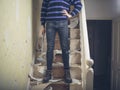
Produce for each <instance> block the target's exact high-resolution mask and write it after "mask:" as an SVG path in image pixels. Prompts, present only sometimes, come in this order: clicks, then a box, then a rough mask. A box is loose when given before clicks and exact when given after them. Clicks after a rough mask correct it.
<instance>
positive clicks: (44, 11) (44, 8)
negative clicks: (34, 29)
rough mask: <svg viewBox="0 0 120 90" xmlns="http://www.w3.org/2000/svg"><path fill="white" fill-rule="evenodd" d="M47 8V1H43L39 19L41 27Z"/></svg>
mask: <svg viewBox="0 0 120 90" xmlns="http://www.w3.org/2000/svg"><path fill="white" fill-rule="evenodd" d="M47 6H48V1H47V0H43V2H42V8H41V18H40V21H41V25H43V26H45V21H46V20H45V19H46V13H47Z"/></svg>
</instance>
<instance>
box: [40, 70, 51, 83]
mask: <svg viewBox="0 0 120 90" xmlns="http://www.w3.org/2000/svg"><path fill="white" fill-rule="evenodd" d="M50 79H51V70H46V73H45V76H44V78H43V80H42V82H43V83H48V82H49V80H50Z"/></svg>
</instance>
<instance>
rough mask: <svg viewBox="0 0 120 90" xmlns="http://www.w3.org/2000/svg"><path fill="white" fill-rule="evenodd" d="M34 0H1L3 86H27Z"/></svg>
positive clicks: (5, 89)
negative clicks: (32, 0)
mask: <svg viewBox="0 0 120 90" xmlns="http://www.w3.org/2000/svg"><path fill="white" fill-rule="evenodd" d="M31 4H32V3H31V0H0V20H1V22H0V90H26V88H27V83H28V73H29V70H30V63H31V61H32V9H31V8H32V5H31Z"/></svg>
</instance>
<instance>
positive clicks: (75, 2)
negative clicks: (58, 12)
mask: <svg viewBox="0 0 120 90" xmlns="http://www.w3.org/2000/svg"><path fill="white" fill-rule="evenodd" d="M71 5H73V6H74V9H73V10H72V11H71V13H68V12H67V11H66V10H63V13H64V14H63V15H66V16H68V18H71V17H73V16H76V15H77V14H78V13H79V12H80V10H81V8H82V4H81V2H80V0H71Z"/></svg>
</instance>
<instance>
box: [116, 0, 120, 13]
mask: <svg viewBox="0 0 120 90" xmlns="http://www.w3.org/2000/svg"><path fill="white" fill-rule="evenodd" d="M116 6H117V12H118V13H120V0H116Z"/></svg>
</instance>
